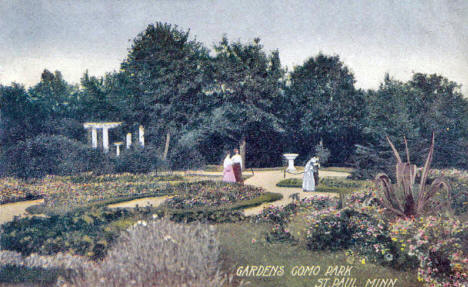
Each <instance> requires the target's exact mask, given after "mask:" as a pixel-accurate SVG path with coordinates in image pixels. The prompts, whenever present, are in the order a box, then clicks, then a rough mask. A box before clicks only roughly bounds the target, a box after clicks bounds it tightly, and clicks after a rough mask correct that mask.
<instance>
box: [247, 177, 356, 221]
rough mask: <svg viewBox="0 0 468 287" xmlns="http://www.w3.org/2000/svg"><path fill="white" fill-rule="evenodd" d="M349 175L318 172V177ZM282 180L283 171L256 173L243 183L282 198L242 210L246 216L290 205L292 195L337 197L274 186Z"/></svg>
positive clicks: (334, 194)
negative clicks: (265, 209) (270, 208)
mask: <svg viewBox="0 0 468 287" xmlns="http://www.w3.org/2000/svg"><path fill="white" fill-rule="evenodd" d="M348 175H349V173H346V172H336V171H320V177H347V176H348ZM283 178H284V174H283V171H279V170H274V171H256V172H255V175H254V176H253V177H251V178H249V179H247V180H246V181H245V184H249V185H253V186H258V187H262V188H263V189H265V190H266V191H270V192H276V193H281V194H282V195H283V198H282V199H280V200H277V201H274V202H267V203H263V204H261V205H259V206H256V207H251V208H247V209H244V214H245V215H246V216H249V215H256V214H259V213H261V212H262V210H263V208H265V207H268V206H284V205H287V204H289V203H291V202H292V201H293V200H292V198H291V197H290V196H291V195H292V194H295V193H298V195H299V198H300V199H303V198H307V197H312V196H316V195H325V196H338V194H336V193H330V192H303V191H302V188H293V187H278V186H276V184H277V183H278V182H279V181H280V180H282V179H283ZM286 178H302V174H299V175H293V174H286Z"/></svg>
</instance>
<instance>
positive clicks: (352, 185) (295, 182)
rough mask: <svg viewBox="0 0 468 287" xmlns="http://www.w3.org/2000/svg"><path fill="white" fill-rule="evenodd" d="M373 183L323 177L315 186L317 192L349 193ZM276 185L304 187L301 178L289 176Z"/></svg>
mask: <svg viewBox="0 0 468 287" xmlns="http://www.w3.org/2000/svg"><path fill="white" fill-rule="evenodd" d="M371 185H372V183H371V182H370V181H364V180H350V179H343V178H338V177H336V178H333V177H323V178H321V179H320V184H319V185H317V186H316V187H315V191H316V192H336V193H347V192H353V191H355V190H358V189H360V188H364V187H370V186H371ZM276 186H279V187H294V188H302V179H301V178H287V179H283V180H280V181H279V182H278V183H277V184H276Z"/></svg>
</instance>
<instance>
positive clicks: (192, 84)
mask: <svg viewBox="0 0 468 287" xmlns="http://www.w3.org/2000/svg"><path fill="white" fill-rule="evenodd" d="M208 62H209V51H208V50H207V49H206V48H205V47H204V46H203V45H202V44H201V43H200V42H198V41H196V40H194V39H191V38H190V35H189V32H185V31H182V30H180V29H179V28H178V27H177V26H172V25H170V24H163V23H156V24H151V25H149V26H148V27H147V28H146V29H145V31H143V32H142V33H140V34H139V35H138V36H137V37H136V38H135V39H134V41H133V44H132V47H131V48H130V50H129V53H128V56H127V59H126V60H125V61H124V62H123V63H122V65H121V71H122V72H123V73H125V75H126V76H127V78H128V80H129V86H128V88H129V90H130V91H131V94H129V96H128V97H129V100H128V104H129V105H130V106H131V107H132V108H131V111H132V115H131V118H132V120H133V121H134V122H135V123H138V124H142V125H144V126H145V127H146V131H145V132H146V134H147V135H148V138H149V140H150V141H152V142H153V143H154V144H160V143H161V138H162V135H163V134H166V138H167V139H169V138H171V135H172V138H173V137H174V134H175V135H176V136H178V135H179V133H180V131H181V130H182V129H183V128H184V127H185V126H187V125H190V124H191V120H192V118H193V115H196V114H197V113H198V112H199V109H200V106H201V104H200V102H202V101H204V100H205V95H204V94H203V92H202V91H203V86H204V83H205V82H206V75H207V73H206V72H205V71H206V67H207V64H208ZM167 145H169V141H167Z"/></svg>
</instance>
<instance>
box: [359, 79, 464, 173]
mask: <svg viewBox="0 0 468 287" xmlns="http://www.w3.org/2000/svg"><path fill="white" fill-rule="evenodd" d="M367 95H368V96H367V98H366V108H367V111H368V116H367V118H366V124H365V126H366V128H365V129H364V132H365V137H366V141H365V145H361V146H358V148H357V150H356V154H355V157H354V159H355V162H356V165H357V167H358V168H359V170H360V171H359V173H358V174H356V176H359V177H373V176H375V174H376V173H378V172H381V171H383V170H386V169H387V168H388V167H391V166H392V165H391V162H393V157H392V152H391V150H390V147H389V146H388V142H387V140H386V137H387V136H388V137H389V138H390V139H391V140H392V142H393V143H394V144H395V145H396V146H397V148H398V149H399V150H403V149H404V142H403V138H404V137H406V138H407V141H408V143H409V146H410V148H411V161H412V162H414V163H416V164H418V165H421V164H423V163H424V160H425V155H426V154H427V149H428V148H429V146H430V142H429V140H430V138H431V135H432V133H433V132H434V133H435V136H436V137H435V140H436V144H435V148H434V165H435V166H438V167H447V166H458V167H466V166H467V164H468V162H467V158H468V157H467V147H468V101H467V100H466V99H465V98H463V96H462V94H461V93H460V87H459V85H457V84H456V83H454V82H451V81H449V80H447V79H446V78H444V77H442V76H439V75H426V74H420V73H416V74H414V75H413V77H412V79H411V80H410V81H408V82H406V83H405V82H401V81H397V80H394V79H391V78H390V77H389V76H388V75H386V76H385V79H384V82H383V83H382V84H381V85H380V87H379V89H378V90H377V91H369V92H368V93H367ZM387 172H390V173H391V172H392V171H391V170H390V171H387Z"/></svg>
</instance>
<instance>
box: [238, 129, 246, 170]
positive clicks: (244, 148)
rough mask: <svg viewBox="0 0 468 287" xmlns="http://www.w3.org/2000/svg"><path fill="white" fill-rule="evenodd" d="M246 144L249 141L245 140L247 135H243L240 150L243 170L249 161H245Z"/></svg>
mask: <svg viewBox="0 0 468 287" xmlns="http://www.w3.org/2000/svg"><path fill="white" fill-rule="evenodd" d="M246 145H247V142H246V140H245V136H243V137H242V139H241V141H240V150H239V152H240V155H241V157H242V170H245V168H246V166H247V162H246V161H245V152H246Z"/></svg>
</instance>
